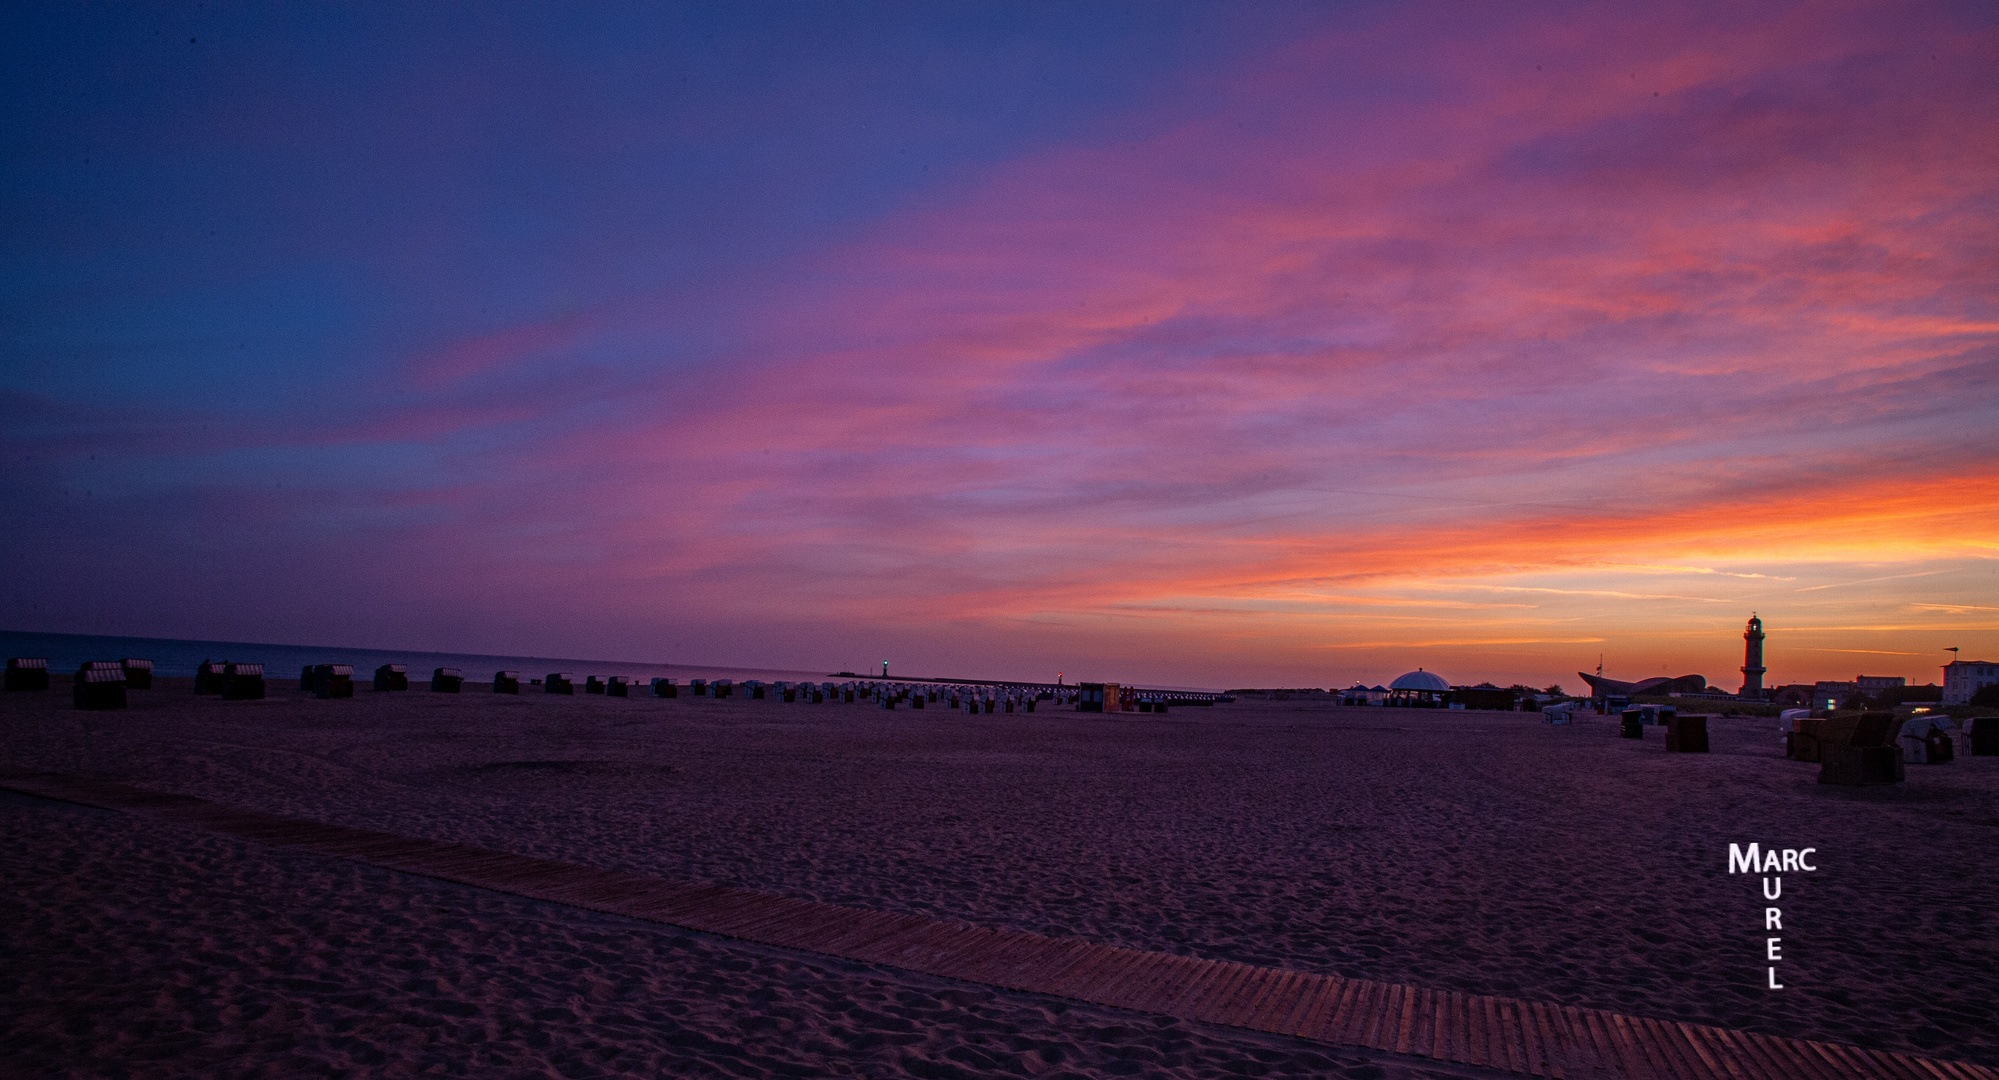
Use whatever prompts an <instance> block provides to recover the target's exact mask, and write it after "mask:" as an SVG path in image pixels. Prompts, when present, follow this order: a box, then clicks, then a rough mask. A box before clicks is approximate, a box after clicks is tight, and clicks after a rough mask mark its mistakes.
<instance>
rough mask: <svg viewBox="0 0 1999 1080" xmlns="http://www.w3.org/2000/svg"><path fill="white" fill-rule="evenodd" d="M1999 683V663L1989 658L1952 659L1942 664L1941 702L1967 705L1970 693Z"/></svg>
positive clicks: (1969, 701)
mask: <svg viewBox="0 0 1999 1080" xmlns="http://www.w3.org/2000/svg"><path fill="white" fill-rule="evenodd" d="M1993 685H1999V664H1995V663H1993V662H1992V661H1990V660H1953V661H1951V662H1950V663H1948V664H1945V665H1944V666H1943V703H1944V704H1945V705H1969V704H1971V695H1973V694H1976V693H1977V692H1979V691H1980V690H1983V689H1985V688H1986V687H1988V686H1993Z"/></svg>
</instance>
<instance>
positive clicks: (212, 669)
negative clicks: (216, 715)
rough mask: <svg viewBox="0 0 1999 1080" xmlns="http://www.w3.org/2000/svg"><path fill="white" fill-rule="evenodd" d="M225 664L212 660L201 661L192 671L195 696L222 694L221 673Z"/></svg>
mask: <svg viewBox="0 0 1999 1080" xmlns="http://www.w3.org/2000/svg"><path fill="white" fill-rule="evenodd" d="M228 666H229V665H227V664H218V663H216V662H215V661H213V660H203V661H202V662H201V663H200V664H199V665H198V666H197V667H196V668H195V669H194V692H195V693H197V694H219V693H221V692H222V672H223V669H224V668H226V667H228Z"/></svg>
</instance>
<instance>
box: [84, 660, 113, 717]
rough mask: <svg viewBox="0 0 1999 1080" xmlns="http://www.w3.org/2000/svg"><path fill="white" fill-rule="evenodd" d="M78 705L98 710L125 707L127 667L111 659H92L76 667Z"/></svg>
mask: <svg viewBox="0 0 1999 1080" xmlns="http://www.w3.org/2000/svg"><path fill="white" fill-rule="evenodd" d="M74 700H75V702H76V707H77V708H79V709H87V710H90V711H93V712H94V711H97V710H100V709H122V708H124V707H125V669H124V668H123V667H121V666H120V665H119V664H118V663H117V662H115V661H111V660H92V661H89V662H88V663H86V664H84V665H83V666H82V667H80V668H77V669H76V690H75V694H74Z"/></svg>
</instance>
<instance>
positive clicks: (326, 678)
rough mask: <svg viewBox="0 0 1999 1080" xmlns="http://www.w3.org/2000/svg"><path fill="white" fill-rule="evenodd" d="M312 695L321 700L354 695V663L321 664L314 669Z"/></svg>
mask: <svg viewBox="0 0 1999 1080" xmlns="http://www.w3.org/2000/svg"><path fill="white" fill-rule="evenodd" d="M312 696H313V697H316V698H319V699H321V700H331V699H333V698H351V697H353V696H354V665H352V664H319V665H316V666H314V667H313V669H312Z"/></svg>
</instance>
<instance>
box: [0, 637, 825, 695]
mask: <svg viewBox="0 0 1999 1080" xmlns="http://www.w3.org/2000/svg"><path fill="white" fill-rule="evenodd" d="M6 656H40V657H46V658H47V659H48V662H49V670H50V671H52V672H56V673H58V674H60V673H63V672H70V671H75V670H76V669H77V668H78V667H80V666H82V664H83V662H84V661H86V660H124V659H127V658H131V659H137V660H151V661H152V662H153V673H154V674H156V675H183V676H192V675H193V674H194V669H195V666H196V665H198V664H200V663H201V662H202V661H203V660H224V661H229V660H233V661H239V662H243V663H261V664H263V665H264V674H265V675H267V676H269V677H270V678H274V679H295V678H297V677H298V670H299V668H301V667H303V666H305V665H307V664H352V665H354V673H355V675H356V676H357V677H359V676H368V675H372V674H373V673H374V671H375V669H376V668H377V667H379V666H381V665H382V664H407V665H409V673H410V678H412V679H419V680H421V679H428V678H430V673H431V671H432V669H434V668H440V667H455V668H457V669H459V670H460V671H462V672H464V673H465V677H466V678H467V679H471V680H474V681H484V680H488V679H491V678H492V677H493V673H494V672H495V671H518V672H520V673H521V677H522V678H523V679H539V678H541V677H542V676H544V675H546V674H548V673H549V672H551V671H567V672H572V673H574V674H575V676H576V678H577V680H578V681H581V680H582V679H583V677H584V676H586V675H598V676H603V677H607V678H608V677H609V676H612V675H628V676H631V677H634V678H639V679H655V678H672V679H679V680H680V681H681V682H683V683H684V682H686V681H687V680H688V679H737V680H741V679H762V680H764V681H766V682H777V681H786V682H824V681H827V678H828V676H827V673H826V672H823V671H774V670H770V669H767V668H741V667H698V666H691V665H686V664H641V663H631V662H626V661H619V660H578V659H573V658H561V657H547V656H487V655H482V654H478V653H433V652H418V651H416V650H413V649H400V650H399V649H352V648H345V647H342V646H334V645H275V644H270V643H257V642H247V641H183V640H180V639H177V638H131V637H99V636H96V635H92V634H35V633H26V632H21V631H14V630H0V657H6Z"/></svg>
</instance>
